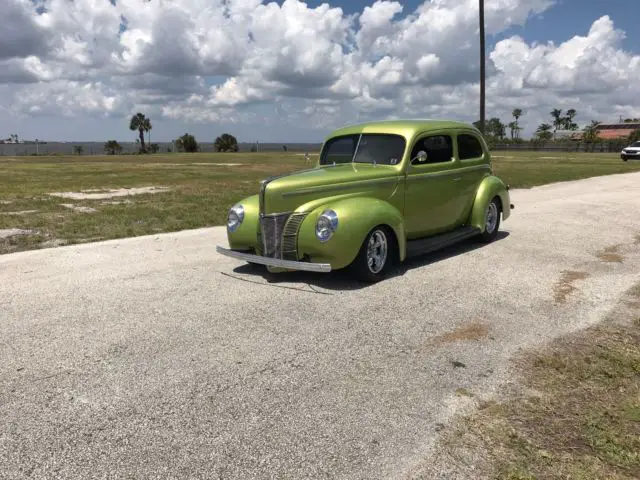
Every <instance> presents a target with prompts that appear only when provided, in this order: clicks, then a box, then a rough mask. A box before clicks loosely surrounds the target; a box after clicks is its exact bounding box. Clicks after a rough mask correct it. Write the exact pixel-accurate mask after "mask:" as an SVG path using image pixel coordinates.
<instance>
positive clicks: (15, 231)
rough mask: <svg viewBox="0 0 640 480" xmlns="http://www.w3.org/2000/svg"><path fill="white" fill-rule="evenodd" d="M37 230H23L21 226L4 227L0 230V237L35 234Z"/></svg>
mask: <svg viewBox="0 0 640 480" xmlns="http://www.w3.org/2000/svg"><path fill="white" fill-rule="evenodd" d="M35 233H37V232H34V231H33V230H23V229H21V228H4V229H1V230H0V239H5V238H11V237H16V236H18V235H33V234H35Z"/></svg>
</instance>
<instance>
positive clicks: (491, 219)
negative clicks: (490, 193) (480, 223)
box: [480, 197, 502, 243]
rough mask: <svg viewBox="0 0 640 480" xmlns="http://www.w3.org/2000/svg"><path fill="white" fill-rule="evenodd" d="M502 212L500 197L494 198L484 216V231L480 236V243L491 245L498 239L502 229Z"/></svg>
mask: <svg viewBox="0 0 640 480" xmlns="http://www.w3.org/2000/svg"><path fill="white" fill-rule="evenodd" d="M501 212H502V208H501V205H500V200H498V197H493V198H492V199H491V201H490V202H489V205H487V210H486V211H485V214H484V231H483V232H482V233H481V234H480V241H482V242H485V243H490V242H493V241H494V240H495V239H496V237H497V236H498V230H499V229H500V213H501Z"/></svg>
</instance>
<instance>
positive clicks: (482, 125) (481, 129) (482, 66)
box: [479, 0, 485, 135]
mask: <svg viewBox="0 0 640 480" xmlns="http://www.w3.org/2000/svg"><path fill="white" fill-rule="evenodd" d="M479 2H480V3H479V7H480V132H481V133H482V134H483V135H484V118H485V111H484V100H485V93H484V87H485V85H484V77H485V72H484V0H479Z"/></svg>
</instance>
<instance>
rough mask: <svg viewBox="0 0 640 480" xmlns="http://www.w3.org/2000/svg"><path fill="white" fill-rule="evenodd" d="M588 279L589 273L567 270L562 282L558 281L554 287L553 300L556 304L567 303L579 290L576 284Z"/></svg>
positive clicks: (563, 273)
mask: <svg viewBox="0 0 640 480" xmlns="http://www.w3.org/2000/svg"><path fill="white" fill-rule="evenodd" d="M588 277H589V274H588V273H587V272H579V271H573V270H566V271H564V272H562V276H561V277H560V280H558V281H557V282H556V284H555V285H554V287H553V299H554V300H555V302H556V304H561V303H565V302H566V301H567V297H568V296H569V295H571V294H572V293H573V292H574V291H576V290H577V287H576V286H575V285H574V283H575V282H577V281H578V280H584V279H585V278H588Z"/></svg>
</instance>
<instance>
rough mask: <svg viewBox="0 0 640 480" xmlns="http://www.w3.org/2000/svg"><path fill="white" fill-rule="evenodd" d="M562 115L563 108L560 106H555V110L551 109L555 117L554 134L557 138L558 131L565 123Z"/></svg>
mask: <svg viewBox="0 0 640 480" xmlns="http://www.w3.org/2000/svg"><path fill="white" fill-rule="evenodd" d="M561 115H562V110H560V109H559V108H554V109H553V110H551V116H552V117H553V127H554V129H553V136H554V138H555V134H556V131H557V130H558V128H559V127H561V126H562V124H563V121H562V119H561V118H560V116H561Z"/></svg>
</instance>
